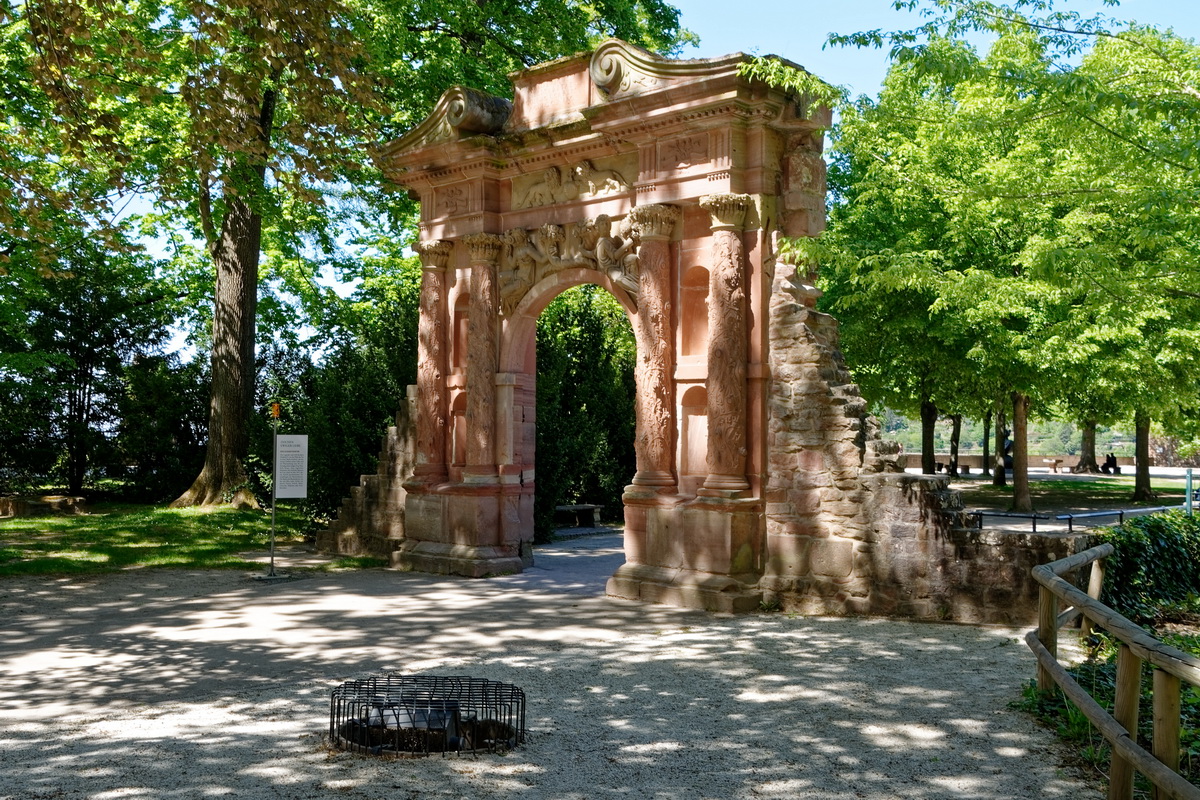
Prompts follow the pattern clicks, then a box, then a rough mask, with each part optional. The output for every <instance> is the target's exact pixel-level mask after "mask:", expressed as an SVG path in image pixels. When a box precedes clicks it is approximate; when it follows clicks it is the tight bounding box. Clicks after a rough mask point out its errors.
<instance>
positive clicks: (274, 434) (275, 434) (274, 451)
mask: <svg viewBox="0 0 1200 800" xmlns="http://www.w3.org/2000/svg"><path fill="white" fill-rule="evenodd" d="M278 473H279V403H271V568H270V570H268V571H267V577H268V578H274V577H277V576H276V575H275V505H276V503H277V502H278V500H277V497H276V494H275V489H276V484H277V483H278V480H277V478H278Z"/></svg>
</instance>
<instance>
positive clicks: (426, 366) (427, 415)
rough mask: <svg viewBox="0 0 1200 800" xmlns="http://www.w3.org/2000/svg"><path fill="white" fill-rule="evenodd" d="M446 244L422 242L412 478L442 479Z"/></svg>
mask: <svg viewBox="0 0 1200 800" xmlns="http://www.w3.org/2000/svg"><path fill="white" fill-rule="evenodd" d="M452 251H453V245H452V244H451V243H450V242H444V241H432V242H421V243H420V244H418V245H417V253H418V254H419V255H420V256H421V319H420V323H419V326H418V329H417V419H416V440H417V441H416V445H417V446H416V465H415V467H414V469H413V479H414V480H415V481H417V482H420V483H438V482H440V481H442V480H445V478H446V432H447V430H448V429H449V426H448V425H447V412H446V402H447V396H446V395H447V392H446V357H447V354H446V348H447V344H448V343H447V330H448V328H447V325H446V265H447V264H448V263H449V261H450V253H451V252H452Z"/></svg>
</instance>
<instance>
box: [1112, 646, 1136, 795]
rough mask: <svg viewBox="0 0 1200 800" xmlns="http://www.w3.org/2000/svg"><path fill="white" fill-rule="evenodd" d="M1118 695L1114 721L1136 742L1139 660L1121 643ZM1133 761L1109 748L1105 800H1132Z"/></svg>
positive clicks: (1118, 657)
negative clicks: (1110, 757) (1106, 797)
mask: <svg viewBox="0 0 1200 800" xmlns="http://www.w3.org/2000/svg"><path fill="white" fill-rule="evenodd" d="M1116 690H1117V694H1116V698H1115V699H1114V701H1113V719H1115V720H1116V721H1117V724H1118V725H1120V726H1121V727H1122V728H1124V729H1125V730H1126V731H1128V732H1129V738H1131V739H1132V740H1133V741H1134V742H1135V743H1136V742H1137V723H1138V701H1139V700H1140V699H1141V696H1142V659H1141V658H1139V657H1138V656H1137V655H1135V654H1134V652H1133V651H1132V650H1130V649H1129V647H1128V646H1127V645H1125V644H1124V643H1122V644H1121V645H1120V649H1119V650H1118V651H1117V686H1116ZM1132 798H1133V762H1131V761H1129V760H1128V759H1126V758H1122V757H1121V756H1119V755H1117V749H1116V748H1115V747H1114V748H1113V749H1112V766H1110V767H1109V770H1108V800H1132Z"/></svg>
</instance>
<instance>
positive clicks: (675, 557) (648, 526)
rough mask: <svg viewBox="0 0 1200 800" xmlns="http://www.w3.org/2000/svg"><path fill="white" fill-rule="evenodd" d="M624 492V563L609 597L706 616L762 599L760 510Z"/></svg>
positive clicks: (750, 504) (752, 503) (734, 502)
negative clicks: (699, 611) (692, 610)
mask: <svg viewBox="0 0 1200 800" xmlns="http://www.w3.org/2000/svg"><path fill="white" fill-rule="evenodd" d="M638 488H639V487H636V486H631V487H629V489H627V490H626V492H625V496H624V501H625V560H626V562H627V563H626V564H625V565H624V566H622V567H621V568H620V569H618V570H617V572H616V574H614V575H613V577H612V578H610V579H609V581H608V589H607V592H608V594H610V595H612V596H613V597H623V598H626V599H630V600H646V601H650V602H655V603H666V604H668V605H675V606H683V607H685V608H698V609H706V610H708V611H729V612H733V611H753V610H756V609H757V608H758V607H759V601H760V600H761V599H762V595H761V592H760V591H759V590H758V589H757V588H756V583H757V581H758V578H759V575H760V574H761V572H762V551H763V547H762V540H763V527H762V525H763V522H762V503H761V502H760V501H758V500H753V499H745V500H743V499H728V498H721V499H717V498H707V497H700V498H696V499H693V500H689V501H687V502H684V498H680V497H678V496H663V495H656V494H653V493H650V492H639V491H634V490H636V489H638Z"/></svg>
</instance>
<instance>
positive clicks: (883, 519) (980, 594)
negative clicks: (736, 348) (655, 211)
mask: <svg viewBox="0 0 1200 800" xmlns="http://www.w3.org/2000/svg"><path fill="white" fill-rule="evenodd" d="M805 297H806V289H805V288H803V287H802V286H801V284H799V283H798V282H794V279H793V278H789V277H786V276H785V277H781V278H779V279H777V281H776V285H775V287H774V289H773V291H772V297H771V326H770V344H771V374H772V380H771V384H770V390H769V396H768V400H767V453H768V456H767V457H768V482H767V488H766V515H767V520H766V536H767V541H766V558H765V569H764V575H763V578H762V580H761V581H760V584H759V586H760V588H761V589H762V590H763V596H764V602H767V603H769V604H778V605H779V606H780V607H782V608H784V609H786V610H792V611H797V612H800V613H805V614H878V615H883V616H891V617H910V618H917V619H944V620H954V621H960V622H989V623H991V622H994V623H1021V624H1025V623H1030V622H1033V621H1035V620H1036V616H1037V588H1036V585H1035V584H1034V583H1033V581H1032V578H1031V577H1030V574H1029V570H1030V569H1031V568H1032V567H1033V566H1036V565H1037V564H1041V563H1045V562H1047V561H1052V560H1054V559H1056V558H1060V557H1062V556H1064V555H1068V554H1070V553H1073V552H1077V551H1078V550H1080V549H1085V548H1086V547H1087V546H1088V541H1087V537H1068V536H1062V535H1035V534H1004V533H997V532H988V531H980V530H977V529H973V528H971V527H969V526H968V524H967V518H966V516H965V515H964V514H963V513H962V501H961V497H960V495H959V493H958V492H956V491H954V490H951V489H949V488H947V479H946V478H944V477H931V476H916V475H907V474H905V473H904V472H902V470H901V468H900V467H899V466H898V465H897V458H898V456H899V448H898V446H897V445H896V444H894V443H892V442H885V441H883V440H882V439H881V438H880V436H879V425H878V423H877V421H876V420H875V419H874V418H873V417H872V416H870V414H868V410H867V408H866V402H865V401H864V400H863V398H862V397H861V396H860V394H859V390H858V387H857V386H856V385H854V383H853V382H852V381H851V378H850V375H849V373H848V371H847V370H846V367H845V364H844V362H843V361H842V357H841V354H840V352H839V351H838V346H837V323H836V322H835V321H834V319H833V318H832V317H830V316H828V315H825V314H821V313H819V312H817V311H815V310H814V309H812V308H809V307H806V305H805V303H804V299H805Z"/></svg>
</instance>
